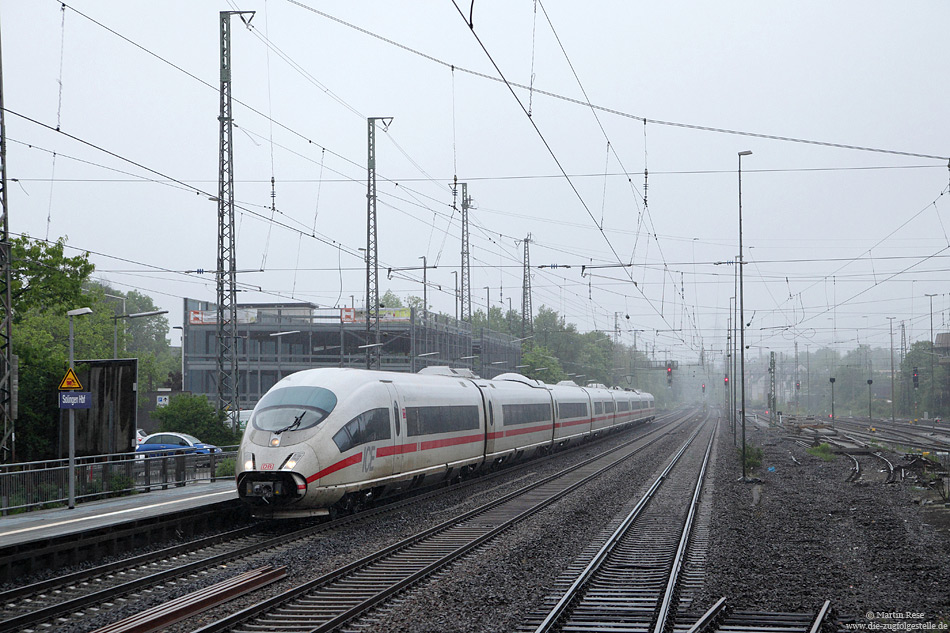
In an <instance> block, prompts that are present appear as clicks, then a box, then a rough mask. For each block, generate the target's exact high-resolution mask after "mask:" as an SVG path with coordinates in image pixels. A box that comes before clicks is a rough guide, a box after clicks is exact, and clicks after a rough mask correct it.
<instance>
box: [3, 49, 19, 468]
mask: <svg viewBox="0 0 950 633" xmlns="http://www.w3.org/2000/svg"><path fill="white" fill-rule="evenodd" d="M3 107H4V102H3V61H2V58H0V310H2V312H3V314H2V315H0V319H2V323H0V417H2V418H3V431H2V433H3V435H2V436H0V461H2V462H8V461H13V460H14V459H15V456H14V450H13V448H14V447H13V431H14V418H15V417H16V415H15V401H14V394H13V338H12V335H13V304H12V300H11V296H10V286H11V285H12V271H11V246H10V216H9V214H8V210H7V129H6V125H5V123H4V118H3Z"/></svg>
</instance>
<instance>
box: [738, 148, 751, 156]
mask: <svg viewBox="0 0 950 633" xmlns="http://www.w3.org/2000/svg"><path fill="white" fill-rule="evenodd" d="M751 154H752V150H751V149H747V150H745V151H742V152H739V156H750V155H751Z"/></svg>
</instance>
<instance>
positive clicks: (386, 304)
mask: <svg viewBox="0 0 950 633" xmlns="http://www.w3.org/2000/svg"><path fill="white" fill-rule="evenodd" d="M419 302H420V303H421V302H422V300H421V299H420V300H419ZM379 306H380V307H381V308H403V307H405V306H403V304H402V299H400V298H399V296H398V295H397V294H396V293H395V292H393V291H392V290H387V291H386V292H384V293H383V296H381V297H380V298H379Z"/></svg>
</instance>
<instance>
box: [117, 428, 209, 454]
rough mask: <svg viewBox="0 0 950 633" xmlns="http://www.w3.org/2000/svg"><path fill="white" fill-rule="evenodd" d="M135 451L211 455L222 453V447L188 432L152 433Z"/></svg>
mask: <svg viewBox="0 0 950 633" xmlns="http://www.w3.org/2000/svg"><path fill="white" fill-rule="evenodd" d="M135 452H136V453H150V454H151V455H153V456H154V455H174V454H179V453H198V454H199V455H209V454H211V453H220V452H221V449H220V448H218V447H217V446H215V445H214V444H205V443H204V442H202V441H201V440H199V439H198V438H197V437H194V436H193V435H188V434H187V433H152V434H151V435H149V436H148V437H146V438H145V439H144V440H142V441H141V442H140V443H139V445H138V446H136V447H135Z"/></svg>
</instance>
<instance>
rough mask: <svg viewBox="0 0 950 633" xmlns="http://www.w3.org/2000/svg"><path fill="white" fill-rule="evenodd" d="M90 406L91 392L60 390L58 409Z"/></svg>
mask: <svg viewBox="0 0 950 633" xmlns="http://www.w3.org/2000/svg"><path fill="white" fill-rule="evenodd" d="M91 407H92V392H90V391H60V392H59V408H60V409H89V408H91Z"/></svg>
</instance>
